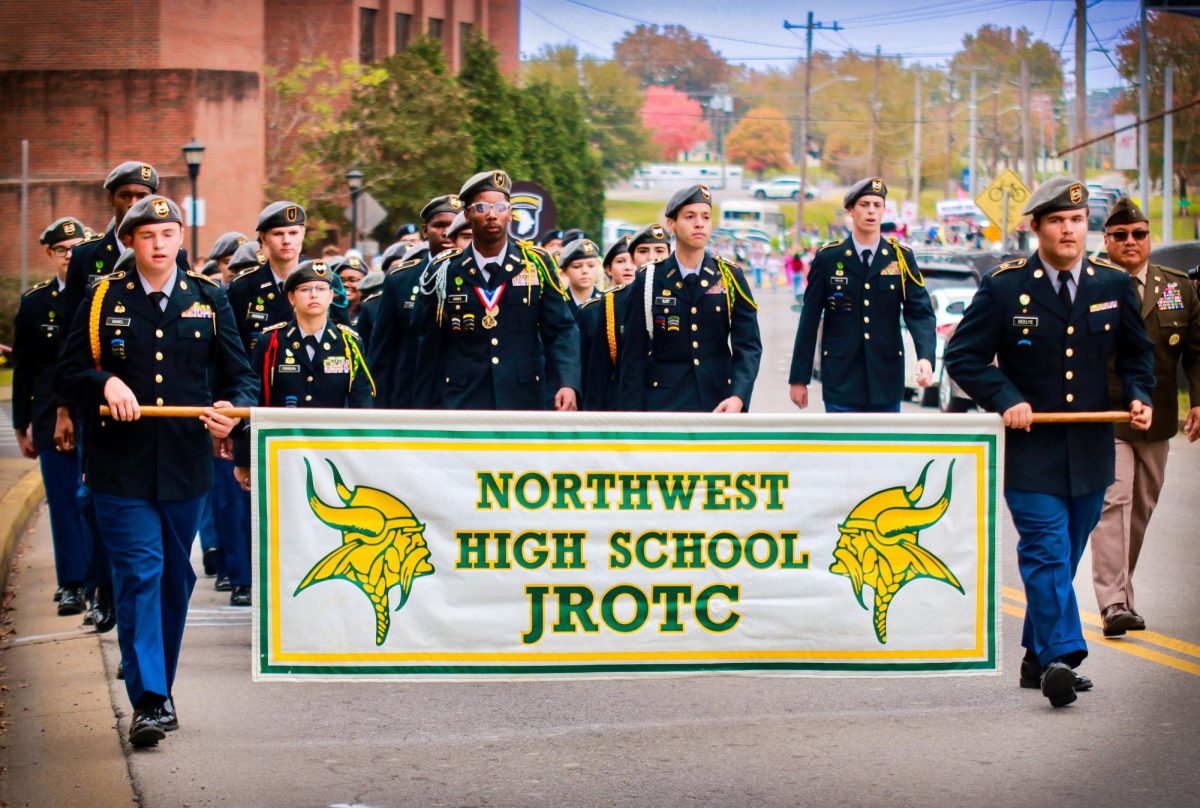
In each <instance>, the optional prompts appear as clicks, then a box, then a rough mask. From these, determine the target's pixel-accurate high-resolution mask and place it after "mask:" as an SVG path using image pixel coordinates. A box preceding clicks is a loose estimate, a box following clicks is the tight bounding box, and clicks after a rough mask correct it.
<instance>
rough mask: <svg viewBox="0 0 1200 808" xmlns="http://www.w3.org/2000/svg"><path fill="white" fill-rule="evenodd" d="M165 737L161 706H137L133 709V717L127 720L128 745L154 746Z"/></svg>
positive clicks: (139, 746)
mask: <svg viewBox="0 0 1200 808" xmlns="http://www.w3.org/2000/svg"><path fill="white" fill-rule="evenodd" d="M165 737H167V731H166V730H165V729H164V728H163V710H162V707H145V708H137V709H135V710H134V711H133V718H132V719H130V721H129V744H130V746H134V747H138V748H144V747H147V746H155V745H157V744H158V742H159V741H161V740H162V739H163V738H165Z"/></svg>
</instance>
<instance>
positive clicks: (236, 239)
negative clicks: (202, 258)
mask: <svg viewBox="0 0 1200 808" xmlns="http://www.w3.org/2000/svg"><path fill="white" fill-rule="evenodd" d="M246 240H247V239H246V236H245V234H243V233H239V232H237V231H236V230H231V231H230V232H228V233H226V234H225V235H223V236H221V237H220V238H218V239H217V240H216V241H215V242H214V243H213V245H212V249H211V250H209V251H208V257H209V258H212V259H215V260H220V259H222V258H228V257H229V256H231V255H233V254H234V253H235V252H237V248H238V247H240V246H242V245H243V244H245V243H246Z"/></svg>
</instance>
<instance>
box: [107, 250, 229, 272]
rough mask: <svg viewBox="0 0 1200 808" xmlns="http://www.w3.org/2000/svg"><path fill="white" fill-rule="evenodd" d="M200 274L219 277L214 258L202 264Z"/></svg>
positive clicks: (219, 268)
mask: <svg viewBox="0 0 1200 808" xmlns="http://www.w3.org/2000/svg"><path fill="white" fill-rule="evenodd" d="M129 252H133V250H129ZM200 274H201V275H208V276H210V277H211V276H213V275H220V274H221V267H220V265H218V264H217V260H216V259H215V258H210V259H208V260H207V261H205V262H204V266H203V267H201V269H200Z"/></svg>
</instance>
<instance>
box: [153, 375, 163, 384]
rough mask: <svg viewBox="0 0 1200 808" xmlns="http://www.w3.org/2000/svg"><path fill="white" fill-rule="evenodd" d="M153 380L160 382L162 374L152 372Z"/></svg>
mask: <svg viewBox="0 0 1200 808" xmlns="http://www.w3.org/2000/svg"><path fill="white" fill-rule="evenodd" d="M154 381H155V383H156V384H162V374H161V373H155V374H154Z"/></svg>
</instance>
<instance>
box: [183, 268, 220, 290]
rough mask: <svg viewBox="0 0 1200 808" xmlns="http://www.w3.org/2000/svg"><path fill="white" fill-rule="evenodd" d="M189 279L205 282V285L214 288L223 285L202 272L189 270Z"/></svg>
mask: <svg viewBox="0 0 1200 808" xmlns="http://www.w3.org/2000/svg"><path fill="white" fill-rule="evenodd" d="M188 277H189V278H195V279H196V280H198V281H204V282H205V283H208V284H212V285H213V286H220V285H221V284H219V283H217V282H216V281H214V280H213V279H212V278H210V277H208V276H207V275H205V274H203V273H201V272H193V271H191V270H188Z"/></svg>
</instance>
